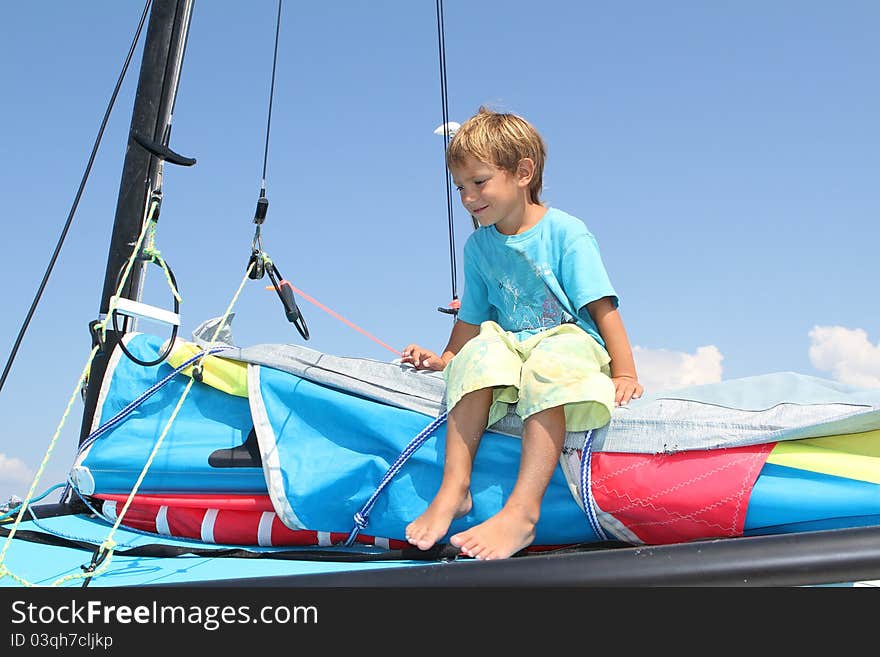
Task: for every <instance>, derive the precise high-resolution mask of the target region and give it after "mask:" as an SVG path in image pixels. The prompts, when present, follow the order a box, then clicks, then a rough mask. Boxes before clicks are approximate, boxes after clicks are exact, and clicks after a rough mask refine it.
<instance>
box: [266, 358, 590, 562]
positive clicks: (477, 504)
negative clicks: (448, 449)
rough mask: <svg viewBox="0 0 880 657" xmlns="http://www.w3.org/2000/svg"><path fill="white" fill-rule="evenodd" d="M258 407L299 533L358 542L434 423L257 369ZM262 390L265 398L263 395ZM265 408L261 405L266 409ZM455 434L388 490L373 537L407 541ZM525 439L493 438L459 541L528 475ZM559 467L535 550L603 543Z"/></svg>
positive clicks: (279, 491)
mask: <svg viewBox="0 0 880 657" xmlns="http://www.w3.org/2000/svg"><path fill="white" fill-rule="evenodd" d="M250 372H251V373H252V374H253V377H252V383H253V385H252V387H251V403H252V406H253V405H255V404H257V403H259V404H260V405H261V406H262V408H254V416H255V418H256V427H257V435H258V437H259V439H260V447H261V451H262V453H263V456H264V467H265V468H266V476H267V483H268V488H269V492H270V495H271V496H272V500H273V503H274V506H275V509H276V511H277V512H278V513H279V516H280V517H281V519H282V520H283V521H284V523H285V524H286V525H288V526H290V527H294V528H308V529H316V530H319V531H344V532H348V531H349V530H350V529H351V528H352V527H353V525H354V520H353V517H354V515H355V513H357V512H358V511H359V510H360V509H361V507H362V506H363V504H364V503H365V502H366V501H367V500H368V499H369V498H370V497H371V495H372V494H373V492H374V491H375V490H376V488H377V486H378V485H379V483H380V482H381V480H382V477H383V475H384V474H385V473H386V471H387V470H388V468H389V467H390V466H391V464H392V463H393V462H394V461H395V460H396V459H397V457H398V456H399V455H400V453H401V452H402V451H403V450H404V448H406V446H407V445H408V444H409V442H410V441H411V440H412V439H413V438H414V437H415V436H416V435H418V433H419V432H420V431H422V429H424V428H425V426H427V425H428V424H429V423H430V422H431V420H432V419H433V418H431V417H428V416H426V415H422V414H421V413H416V412H413V411H409V410H406V409H401V408H397V407H394V406H389V405H386V404H380V403H377V402H375V401H372V400H367V399H364V398H361V397H357V396H353V395H351V394H347V393H344V392H341V391H338V390H334V389H332V388H328V387H325V386H321V385H318V384H315V383H312V382H311V381H308V380H305V379H302V378H300V377H296V376H294V375H292V374H289V373H286V372H280V371H278V370H274V369H271V368H267V367H252V368H251V370H250ZM255 388H258V389H259V396H256V395H255V394H254V392H255ZM258 400H259V401H258ZM444 442H445V425H444V426H443V427H440V428H439V429H438V430H437V431H436V433H435V435H434V436H432V437H431V438H429V439H428V440H427V441H426V442H425V443H424V444H423V445H422V447H421V448H420V449H419V450H417V451H416V452H415V453H414V454H413V455H412V457H410V459H409V460H408V461H407V462H406V463H405V465H404V466H403V468H402V469H401V470H400V472H399V473H398V475H397V476H396V477H395V478H394V479H392V480H391V482H390V483H389V485H388V486H387V487H386V488H385V489H384V491H383V492H382V494H381V495H380V497H379V498H378V500H377V501H376V504H375V506H374V507H373V510H372V513H371V515H370V518H369V524H368V526H367V527H366V528H365V529H364V530H363V531H364V533H366V534H371V535H374V536H383V537H388V538H403V536H404V529H405V528H406V525H407V524H408V523H409V522H411V521H412V520H413V519H414V518H416V517H417V516H418V515H419V514H421V513H422V512H423V511H424V510H425V508H426V507H427V505H428V503H429V502H430V500H431V499H432V498H433V496H434V494H435V493H436V492H437V489H438V487H439V485H440V478H441V474H442V470H443V453H444ZM519 455H520V443H519V440H518V439H516V438H512V437H510V436H505V435H501V434H497V433H493V432H491V431H489V432H486V434H485V435H484V437H483V441H482V443H481V444H480V449H479V451H478V453H477V457H476V460H475V463H474V471H473V476H472V480H471V494H472V497H473V508H472V510H471V512H470V513H469V514H467V515H466V516H464V517H462V518H459V519H457V520H455V521H454V522H453V524H452V526H451V527H450V533H455V532H456V531H461V530H463V529H465V528H467V527H470V526H472V525H474V524H476V523H479V522H482V521H483V520H486V519H487V518H489V517H490V516H492V515H494V514H495V513H497V512H498V511H499V510H500V509H501V506H502V505H503V502H504V500H506V499H507V497H508V496H509V495H510V492H511V490H512V489H513V485H514V483H515V481H516V474H517V470H518V468H519ZM596 540H598V537H597V536H596V535H595V533H593V532H592V530H591V529H590V527H589V524H588V523H587V521H586V517H585V516H584V514H583V511H581V509H580V507H579V506H578V505H577V503H576V502H575V500H574V498H573V497H572V494H571V491H570V489H569V487H568V484H567V481H566V478H565V475H564V474H563V472H562V469H561V467H557V470H556V472H555V473H554V475H553V479H552V480H551V482H550V485H549V487H548V490H547V493H546V495H545V497H544V500H543V504H542V511H541V522H540V524H539V527H538V534H537V536H536V538H535V544H538V545H556V544H564V543H576V542H581V541H584V542H587V541H596Z"/></svg>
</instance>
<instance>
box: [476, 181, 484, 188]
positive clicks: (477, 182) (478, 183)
mask: <svg viewBox="0 0 880 657" xmlns="http://www.w3.org/2000/svg"><path fill="white" fill-rule="evenodd" d="M484 182H486V181H485V180H475V181H474V184H475V185H476V186H477V187H479V186H480V185H482V184H483V183H484Z"/></svg>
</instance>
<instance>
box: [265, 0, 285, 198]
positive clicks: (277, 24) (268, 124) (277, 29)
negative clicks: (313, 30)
mask: <svg viewBox="0 0 880 657" xmlns="http://www.w3.org/2000/svg"><path fill="white" fill-rule="evenodd" d="M281 2H282V0H278V16H277V18H276V19H275V53H274V54H273V56H272V84H271V86H270V88H269V115H268V117H267V118H266V145H265V147H264V149H263V177H262V179H261V181H260V197H264V196H266V164H267V162H268V161H269V128H270V127H271V125H272V100H273V99H274V98H275V67H276V66H277V64H278V35H279V33H280V32H281Z"/></svg>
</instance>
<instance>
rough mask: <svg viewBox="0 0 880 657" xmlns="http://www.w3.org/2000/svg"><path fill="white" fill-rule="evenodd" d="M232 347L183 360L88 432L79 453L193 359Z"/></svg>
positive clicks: (211, 350) (220, 348) (213, 350)
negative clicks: (166, 374)
mask: <svg viewBox="0 0 880 657" xmlns="http://www.w3.org/2000/svg"><path fill="white" fill-rule="evenodd" d="M232 348H233V347H214V348H213V349H209V350H207V351H202V352H199V353H198V354H196V355H195V356H193V357H192V358H190V359H188V360H187V361H185V362H184V363H183V364H181V365H180V366H179V367H177V368H176V369H175V370H174V371H173V372H171V373H170V374H169V375H168V376H166V377H165V378H164V379H162V380H161V381H159V382H157V383H154V384H153V385H152V386H150V387H149V388H147V390H145V391H144V392H143V393H141V395H140V396H139V397H137V398H135V399H134V400H132V401H131V402H129V403H128V404H127V405H126V406H125V408H123V409H122V410H121V411H119V412H118V413H117V414H116V415H114V416H113V417H112V418H110V419H109V420H107V421H106V422H105V423H104V424H102V425H101V426H100V427H98V428H97V429H95V430H94V431H93V432H92V433H91V434H89V436H88V437H87V438H86V439H85V440H84V441H83V442H82V445H80V447H79V450H78V451H79V453H82V452H83V450H84V449H85V448H86V447H88V446H89V445H91V444H92V443H93V442H95V441H96V440H97V439H98V438H100V437H101V436H102V435H104V434H105V433H107V432H108V431H110V429H112V428H113V427H115V426H116V425H118V424H119V423H120V422H122V420H124V419H125V418H126V417H128V416H129V415H131V413H132V412H133V411H134V409H136V408H137V407H138V406H140V405H141V404H143V403H144V402H145V401H147V400H148V399H149V398H150V397H152V396H153V395H155V394H156V393H157V392H159V390H160V389H162V388H163V387H165V386H166V385H167V384H168V383H169V382H170V381H171V380H172V379H173V378H174V377H175V376H177V375H178V374H180V373H181V372H182V371H183V370H185V369H186V368H187V367H189V366H190V365H192V364H193V363H194V362H195V361H197V360H198V359H200V358H203V357H204V356H210V355H212V354H216V353H218V352H221V351H226V350H227V349H232Z"/></svg>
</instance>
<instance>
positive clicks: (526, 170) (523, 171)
mask: <svg viewBox="0 0 880 657" xmlns="http://www.w3.org/2000/svg"><path fill="white" fill-rule="evenodd" d="M534 175H535V161H534V160H532V158H530V157H524V158H522V159H521V160H520V161H519V163H518V164H517V165H516V182H517V184H518V185H519V186H520V187H526V186H528V185H529V183H531V182H532V178H533V177H534Z"/></svg>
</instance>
